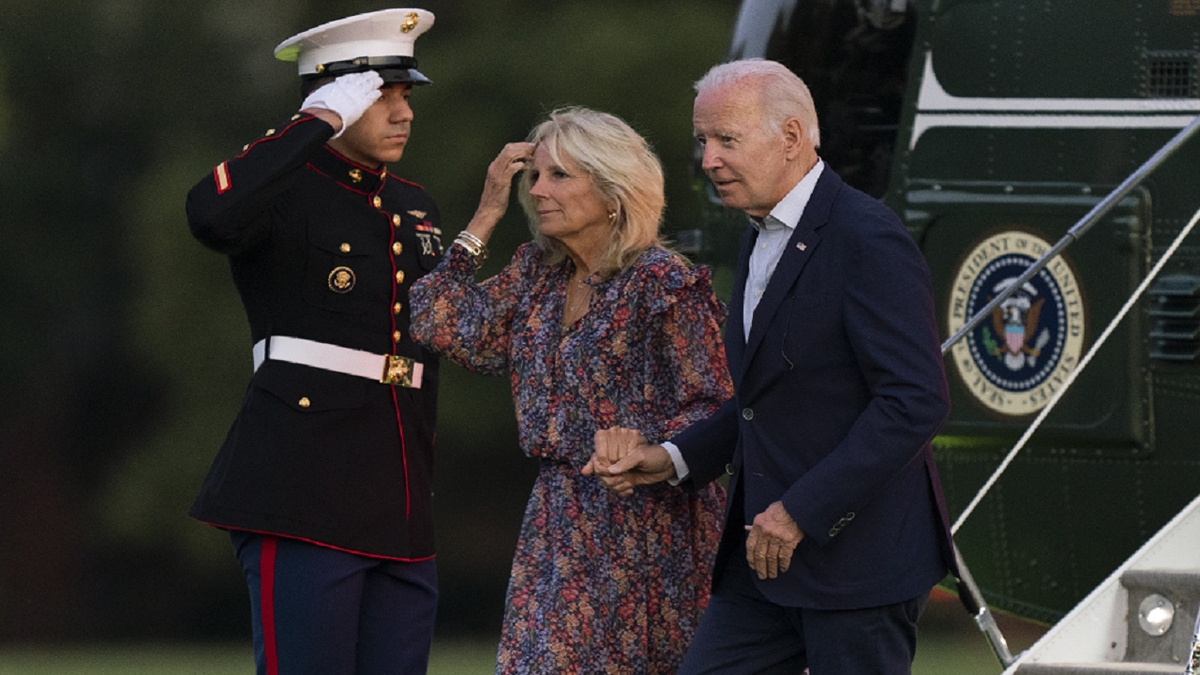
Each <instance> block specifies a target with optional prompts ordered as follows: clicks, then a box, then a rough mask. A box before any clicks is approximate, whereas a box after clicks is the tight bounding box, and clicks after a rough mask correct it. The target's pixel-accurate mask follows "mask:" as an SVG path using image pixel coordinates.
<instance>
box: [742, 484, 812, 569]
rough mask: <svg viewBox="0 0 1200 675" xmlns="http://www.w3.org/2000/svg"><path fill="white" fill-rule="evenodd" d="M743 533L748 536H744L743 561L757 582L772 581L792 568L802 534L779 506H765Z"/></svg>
mask: <svg viewBox="0 0 1200 675" xmlns="http://www.w3.org/2000/svg"><path fill="white" fill-rule="evenodd" d="M746 530H748V531H749V532H750V534H749V535H747V536H746V561H747V562H749V563H750V567H751V568H753V569H754V571H755V572H757V573H758V578H759V579H774V578H775V577H777V576H779V574H780V573H781V572H786V571H787V570H788V567H791V565H792V552H793V551H795V550H796V546H797V545H798V544H799V543H800V540H801V539H804V533H803V532H801V531H800V527H799V526H797V525H796V521H794V520H792V517H791V516H790V515H788V512H787V511H786V510H785V509H784V508H783V502H775V503H774V504H771V505H770V506H768V507H767V510H766V511H763V512H762V513H760V514H758V516H756V517H755V518H754V525H747V526H746Z"/></svg>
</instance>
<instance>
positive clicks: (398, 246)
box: [392, 242, 404, 255]
mask: <svg viewBox="0 0 1200 675" xmlns="http://www.w3.org/2000/svg"><path fill="white" fill-rule="evenodd" d="M402 251H404V244H401V243H400V242H396V243H394V244H392V253H395V254H396V255H400V253H401V252H402Z"/></svg>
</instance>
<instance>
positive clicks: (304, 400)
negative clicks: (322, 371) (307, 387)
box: [300, 396, 312, 408]
mask: <svg viewBox="0 0 1200 675" xmlns="http://www.w3.org/2000/svg"><path fill="white" fill-rule="evenodd" d="M310 405H312V401H310V400H308V397H307V396H304V397H302V398H301V399H300V407H301V408H307V407H308V406H310Z"/></svg>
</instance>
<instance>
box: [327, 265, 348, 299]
mask: <svg viewBox="0 0 1200 675" xmlns="http://www.w3.org/2000/svg"><path fill="white" fill-rule="evenodd" d="M352 288H354V270H352V269H350V268H349V267H335V268H334V269H333V271H332V272H330V273H329V290H331V291H333V292H334V293H349V292H350V290H351V289H352Z"/></svg>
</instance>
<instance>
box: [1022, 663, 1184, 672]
mask: <svg viewBox="0 0 1200 675" xmlns="http://www.w3.org/2000/svg"><path fill="white" fill-rule="evenodd" d="M1183 667H1184V666H1183V664H1182V663H1125V662H1124V661H1121V662H1117V663H1026V664H1023V665H1022V666H1021V667H1020V668H1017V675H1115V674H1119V675H1180V673H1182V672H1183Z"/></svg>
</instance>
